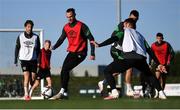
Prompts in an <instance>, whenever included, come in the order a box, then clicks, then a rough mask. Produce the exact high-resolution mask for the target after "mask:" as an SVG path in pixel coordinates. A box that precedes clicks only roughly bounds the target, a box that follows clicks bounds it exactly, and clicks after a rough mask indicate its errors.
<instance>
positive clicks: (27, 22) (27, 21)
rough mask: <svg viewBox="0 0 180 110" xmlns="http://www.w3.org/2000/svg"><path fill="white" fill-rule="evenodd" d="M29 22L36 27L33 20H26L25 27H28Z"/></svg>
mask: <svg viewBox="0 0 180 110" xmlns="http://www.w3.org/2000/svg"><path fill="white" fill-rule="evenodd" d="M28 24H31V26H32V27H34V23H33V21H32V20H26V22H25V23H24V27H26V26H27V25H28Z"/></svg>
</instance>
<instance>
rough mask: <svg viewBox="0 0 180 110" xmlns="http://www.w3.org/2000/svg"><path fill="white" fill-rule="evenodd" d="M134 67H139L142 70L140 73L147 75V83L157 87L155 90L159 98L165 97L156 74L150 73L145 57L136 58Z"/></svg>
mask: <svg viewBox="0 0 180 110" xmlns="http://www.w3.org/2000/svg"><path fill="white" fill-rule="evenodd" d="M134 67H136V68H137V69H139V70H140V71H141V72H142V74H144V75H145V77H147V83H149V84H150V85H152V86H153V87H154V88H155V89H157V91H158V93H159V98H160V99H166V95H165V93H164V92H163V90H162V88H161V85H160V83H159V80H158V79H157V78H156V76H155V75H154V74H153V73H151V71H150V68H149V66H148V64H147V62H146V59H144V60H143V59H142V60H137V61H136V63H135V65H134Z"/></svg>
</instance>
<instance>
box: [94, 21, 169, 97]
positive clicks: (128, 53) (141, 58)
mask: <svg viewBox="0 0 180 110" xmlns="http://www.w3.org/2000/svg"><path fill="white" fill-rule="evenodd" d="M124 25H125V30H124V33H123V32H120V33H119V34H120V35H119V37H116V40H123V43H122V50H123V52H120V54H122V55H121V56H122V57H121V58H117V59H115V60H114V61H113V62H112V63H110V64H109V65H108V66H107V67H106V68H105V70H104V75H105V79H106V80H107V83H108V84H109V85H110V87H111V89H112V91H111V94H110V95H109V96H108V97H105V98H104V99H105V100H111V99H116V98H118V97H119V92H118V91H117V89H116V83H115V78H114V77H113V74H114V73H123V72H125V71H126V70H127V69H129V68H132V67H135V68H137V69H138V70H140V71H141V72H142V74H144V75H146V76H147V77H146V78H147V79H146V80H147V82H148V83H152V85H154V87H155V88H156V89H157V90H158V92H159V98H160V99H166V96H165V94H164V92H163V90H162V88H161V86H160V83H159V81H158V79H157V78H156V77H155V76H154V75H153V74H152V73H151V71H150V69H149V66H148V64H147V62H146V52H148V54H149V55H150V56H151V57H152V58H153V59H154V60H155V62H157V65H158V68H163V67H164V66H162V65H159V62H158V60H157V59H156V57H155V56H154V55H153V52H152V51H151V48H150V47H149V45H148V44H147V42H146V40H145V39H144V37H143V36H142V35H141V34H140V33H139V32H138V31H136V30H135V27H136V25H135V21H134V20H133V19H132V18H129V19H126V20H125V23H124ZM108 43H109V44H110V42H108ZM108 43H106V45H107V44H108ZM94 44H95V45H96V47H98V46H99V47H101V45H100V44H99V45H98V44H97V43H95V42H94ZM104 46H105V45H104ZM117 54H119V53H117Z"/></svg>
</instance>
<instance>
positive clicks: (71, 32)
mask: <svg viewBox="0 0 180 110" xmlns="http://www.w3.org/2000/svg"><path fill="white" fill-rule="evenodd" d="M81 26H82V22H80V21H77V24H76V25H75V26H74V27H70V26H69V23H67V24H66V25H65V26H64V30H65V32H66V35H67V39H68V43H69V45H68V48H67V51H69V52H81V51H83V50H85V49H86V48H87V40H85V39H83V37H82V36H81Z"/></svg>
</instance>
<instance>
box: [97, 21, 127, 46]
mask: <svg viewBox="0 0 180 110" xmlns="http://www.w3.org/2000/svg"><path fill="white" fill-rule="evenodd" d="M123 37H124V30H123V22H121V23H120V24H119V25H118V26H117V28H116V29H115V30H114V31H113V33H112V34H111V37H110V38H108V39H107V40H105V41H103V42H102V43H100V44H99V47H102V46H107V45H110V44H112V43H114V42H116V41H118V42H122V40H123Z"/></svg>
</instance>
